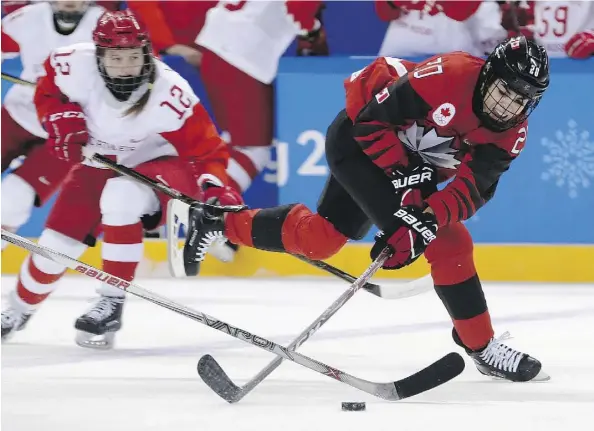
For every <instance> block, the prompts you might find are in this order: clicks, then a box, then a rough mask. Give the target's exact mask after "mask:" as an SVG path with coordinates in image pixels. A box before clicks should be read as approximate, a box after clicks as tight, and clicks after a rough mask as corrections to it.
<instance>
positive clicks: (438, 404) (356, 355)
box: [2, 277, 594, 431]
mask: <svg viewBox="0 0 594 431" xmlns="http://www.w3.org/2000/svg"><path fill="white" fill-rule="evenodd" d="M14 281H15V280H14V278H12V277H3V278H2V293H3V296H5V295H6V294H7V293H8V292H9V290H10V289H11V288H12V287H13V286H14ZM138 283H139V284H140V285H142V286H143V287H145V288H147V289H151V290H154V291H157V292H158V293H161V294H163V295H166V296H168V297H170V298H172V299H175V300H177V301H180V302H183V303H185V304H187V305H189V306H192V307H194V308H197V309H198V310H200V311H203V312H206V313H208V314H211V315H213V316H215V317H217V318H219V319H222V320H227V321H228V322H229V323H231V324H233V325H236V326H239V327H242V328H244V329H246V330H249V331H252V332H255V333H256V334H258V335H260V336H264V337H266V338H269V339H272V340H274V341H277V342H280V343H282V344H284V345H286V344H288V343H289V342H290V341H291V340H292V339H293V338H294V336H295V335H297V334H298V333H299V332H301V330H302V329H303V328H305V327H306V326H307V325H308V324H309V323H311V321H312V320H313V319H315V318H316V317H317V316H318V315H319V314H320V313H321V312H322V311H323V310H324V309H325V308H326V307H327V306H329V305H330V304H331V303H332V302H333V301H334V299H336V298H337V297H338V296H339V295H340V293H341V292H342V291H343V290H344V289H345V287H346V285H345V284H343V283H340V282H338V281H336V282H335V281H330V280H328V279H320V280H289V281H287V280H264V281H263V280H244V279H229V280H221V279H208V278H197V279H195V280H193V281H185V280H184V281H180V280H171V279H162V280H154V279H153V280H138ZM388 283H390V282H388ZM93 288H94V286H93V284H92V282H88V281H84V280H82V279H81V278H77V277H71V278H67V279H66V280H64V283H63V285H62V286H61V288H60V289H59V290H58V291H57V292H56V293H54V294H53V295H52V296H51V297H50V298H49V299H48V300H47V302H46V303H45V304H44V306H43V307H42V308H41V309H40V311H39V312H38V313H37V314H36V315H35V316H34V318H33V319H32V320H31V321H30V323H29V325H28V327H27V329H26V330H25V331H22V332H19V333H17V334H16V335H15V337H14V338H12V339H11V340H10V342H9V343H7V344H4V345H2V428H3V429H5V430H7V431H33V430H34V431H41V430H52V431H82V430H84V431H99V430H100V431H107V430H109V431H119V430H122V431H140V430H142V431H152V430H168V431H186V430H188V431H190V430H191V431H203V430H206V431H226V430H233V431H244V430H245V431H248V430H254V431H262V430H272V429H274V430H283V431H297V430H299V431H301V430H304V431H305V430H307V431H318V430H320V431H321V430H324V431H343V430H357V431H366V430H373V431H378V430H390V431H401V430H403V431H408V430H414V431H417V430H427V431H446V430H453V431H465V430H469V431H471V430H472V431H476V430H477V429H479V430H481V431H485V430H493V431H502V430H505V431H512V430H513V431H515V430H538V431H548V430H555V431H559V430H560V429H562V431H569V430H570V428H569V427H572V426H573V427H575V428H576V429H578V428H579V429H584V425H582V424H588V425H587V426H586V428H585V429H587V428H588V427H589V426H590V425H591V423H592V420H594V329H593V328H594V286H592V285H590V286H586V285H582V286H576V285H572V286H564V285H538V284H534V285H530V284H524V285H495V284H489V285H487V286H486V289H485V290H486V294H487V299H488V301H489V305H490V309H491V313H492V316H493V317H494V322H495V327H496V331H497V332H498V333H502V332H504V331H506V330H508V331H510V332H511V334H512V336H513V337H514V338H513V339H511V340H510V341H509V344H510V345H512V346H514V347H517V348H519V349H521V350H524V351H526V352H529V353H531V354H533V355H534V356H536V357H537V358H539V359H540V360H541V361H542V362H543V364H544V369H545V370H546V371H547V372H548V373H549V374H550V375H551V376H552V380H551V381H550V382H547V383H530V384H519V383H508V382H498V381H493V380H489V379H487V378H485V377H483V376H481V375H480V374H479V373H478V372H477V371H476V369H475V368H474V366H473V365H472V363H471V362H470V361H469V360H467V368H466V371H465V372H464V373H463V374H462V376H460V377H458V378H457V379H455V380H454V381H452V382H450V383H448V384H446V385H444V386H442V387H440V388H437V389H435V390H433V391H430V392H427V393H425V394H422V395H420V396H417V397H415V398H411V399H409V400H405V401H400V402H397V403H389V402H385V401H382V400H379V399H375V398H373V397H371V396H369V395H367V394H364V393H360V392H358V391H357V390H355V389H353V388H351V387H349V386H346V385H344V384H341V383H338V382H336V381H333V380H330V379H328V378H327V377H324V376H320V375H317V374H315V373H314V372H312V371H310V370H308V369H305V368H302V367H299V366H297V365H295V364H291V363H285V364H283V365H282V366H281V367H280V368H279V369H278V370H276V371H275V372H274V373H273V374H272V375H271V376H270V377H269V378H268V379H267V380H266V381H264V382H263V383H262V384H261V385H260V386H259V387H258V388H257V389H256V390H254V392H253V393H251V394H250V395H248V396H247V397H246V398H244V399H243V401H241V402H240V403H239V404H235V405H229V404H227V403H226V402H225V401H223V400H222V399H220V398H218V396H217V395H215V394H214V393H213V392H211V391H210V389H209V388H208V387H207V386H206V385H205V384H204V383H203V382H202V381H201V380H200V378H199V377H198V375H197V373H196V363H197V361H198V358H199V357H200V356H201V355H203V354H205V353H210V354H212V355H213V356H215V358H217V359H218V360H219V362H220V363H221V365H222V366H223V367H224V368H225V369H226V370H227V372H228V373H229V375H230V376H231V377H232V378H233V379H234V380H235V381H236V382H237V383H244V382H245V381H247V380H248V379H250V378H251V377H252V376H253V375H254V374H255V373H256V372H258V371H259V370H260V369H261V368H262V367H263V366H265V365H266V364H267V363H268V362H269V361H270V360H272V359H273V356H271V355H270V354H268V353H266V352H264V351H262V350H259V349H257V348H255V347H252V346H249V345H247V344H244V343H242V342H241V341H238V340H235V339H233V338H231V337H229V336H226V335H224V334H222V333H220V332H217V331H215V330H213V329H210V328H207V327H205V326H203V325H200V324H199V323H197V322H193V321H191V320H189V319H187V318H184V317H182V316H179V315H176V314H174V313H172V312H170V311H168V310H164V309H161V308H159V307H157V306H154V305H152V304H149V303H145V302H143V301H142V300H139V299H136V298H133V297H131V298H130V300H129V301H128V302H127V304H126V307H125V315H124V328H123V329H122V331H121V332H120V333H119V334H118V336H117V339H116V349H115V350H113V351H107V352H100V351H92V350H85V349H82V348H80V347H77V346H76V345H75V344H74V342H73V339H74V329H73V323H74V320H75V319H76V317H77V316H78V315H79V314H81V313H82V312H84V311H86V309H87V307H88V306H89V305H90V304H89V303H87V299H88V298H92V297H93V296H94V292H93ZM450 329H451V324H450V322H449V320H448V316H447V314H446V312H445V310H444V309H443V306H442V305H441V303H440V302H439V300H438V298H437V297H436V295H435V294H434V293H432V292H430V293H426V294H424V295H421V296H418V297H415V298H410V299H405V300H392V301H387V300H382V299H379V298H376V297H374V296H372V295H369V294H367V293H365V292H360V293H358V294H357V295H356V296H355V297H354V298H353V299H352V300H351V301H350V302H349V303H348V304H347V305H346V306H345V307H344V308H343V309H342V310H341V311H340V312H339V313H338V314H337V315H336V316H334V317H333V318H332V319H331V320H330V321H329V322H328V323H327V325H326V326H324V328H323V329H321V330H320V332H318V333H317V334H316V335H315V336H314V337H313V338H312V339H310V340H309V341H308V342H307V343H306V344H305V345H304V346H302V347H301V349H300V351H301V352H303V353H305V354H307V355H309V356H312V357H314V358H316V359H319V360H321V361H323V362H326V363H328V364H330V365H333V366H335V367H337V368H341V369H343V370H345V371H347V372H349V373H352V374H354V375H356V376H359V377H362V378H365V379H368V380H376V381H389V380H395V379H399V378H402V377H404V376H406V375H408V374H410V373H413V372H415V371H417V370H418V369H420V368H422V367H424V366H426V365H428V364H429V363H430V362H432V361H434V360H436V359H437V358H438V357H440V356H442V355H444V354H446V353H447V352H449V351H452V350H453V351H460V350H459V349H458V348H457V347H456V346H455V345H454V344H453V342H452V341H451V338H450ZM461 353H462V352H461ZM342 401H365V402H367V411H365V412H343V411H341V409H340V406H341V402H342ZM561 427H563V428H561Z"/></svg>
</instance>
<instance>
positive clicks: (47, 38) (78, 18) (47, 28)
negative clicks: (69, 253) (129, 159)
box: [2, 1, 103, 249]
mask: <svg viewBox="0 0 594 431" xmlns="http://www.w3.org/2000/svg"><path fill="white" fill-rule="evenodd" d="M102 13H103V8H101V7H98V6H92V5H90V2H88V1H59V2H43V3H36V4H31V5H28V6H25V7H22V8H20V9H18V10H16V11H14V12H12V13H11V14H9V15H7V16H6V17H4V18H3V19H2V52H3V54H4V53H17V52H18V53H19V54H20V57H21V62H22V64H23V72H22V73H21V78H22V79H24V80H27V81H32V82H36V81H37V80H38V79H39V78H40V77H41V76H43V74H44V73H45V70H44V68H43V62H44V61H45V59H46V58H47V57H48V55H49V54H50V53H51V52H52V50H54V49H56V48H59V47H61V46H66V45H72V44H75V43H81V42H91V41H92V38H93V29H94V28H95V25H96V24H97V19H98V18H99V16H100V15H101V14H102ZM34 91H35V89H34V88H32V87H29V86H26V85H19V84H15V85H13V86H12V88H11V89H10V90H8V92H7V94H6V98H5V99H4V105H3V106H2V172H4V171H5V170H6V169H7V168H8V167H9V165H10V164H11V162H12V161H13V160H14V159H16V158H18V157H19V156H22V155H26V156H27V158H26V159H25V161H24V162H23V164H22V165H21V166H19V167H18V168H17V169H16V171H14V172H13V173H10V174H8V175H7V176H6V177H5V178H4V179H3V181H2V227H3V228H4V229H7V230H10V231H12V232H16V231H17V230H18V228H19V227H21V226H22V225H24V224H25V223H26V222H27V220H28V219H29V217H30V216H31V212H32V211H33V207H34V206H42V205H43V204H44V203H45V202H46V201H47V200H48V199H49V198H50V197H51V196H52V195H53V194H54V192H55V191H56V190H57V188H58V187H59V186H60V184H61V183H62V181H63V180H64V178H66V175H67V174H68V171H69V170H70V168H71V167H72V163H70V162H67V161H64V160H59V159H57V158H55V157H49V154H48V150H47V148H45V147H44V146H43V143H44V142H45V140H46V139H47V136H48V135H47V132H46V131H45V130H44V129H43V127H42V125H41V124H40V123H39V120H38V119H37V113H36V112H35V105H34V103H33V93H34ZM6 245H8V243H5V242H4V241H2V249H4V248H5V246H6Z"/></svg>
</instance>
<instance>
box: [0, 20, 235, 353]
mask: <svg viewBox="0 0 594 431" xmlns="http://www.w3.org/2000/svg"><path fill="white" fill-rule="evenodd" d="M93 41H94V43H86V44H76V45H70V46H67V47H63V48H60V49H57V50H55V51H54V52H52V54H51V55H50V57H49V58H48V60H47V61H46V62H45V64H44V66H45V71H46V74H45V76H44V77H43V78H41V79H40V81H39V83H38V85H37V88H36V92H35V106H36V108H37V112H38V115H39V118H40V121H41V123H42V124H43V125H44V127H45V129H46V130H47V131H48V134H49V138H48V140H47V143H46V148H47V150H48V153H49V154H50V155H49V156H48V157H56V158H58V159H61V160H66V161H69V162H73V163H77V164H78V165H77V166H76V167H75V168H74V169H73V170H72V171H71V172H70V175H69V176H68V178H67V179H66V181H65V182H64V184H63V186H62V188H61V190H60V193H59V195H58V199H57V201H56V203H55V205H54V206H53V208H52V211H51V213H50V215H49V216H48V218H47V221H46V226H45V229H44V230H43V232H42V234H41V236H40V238H39V243H40V244H41V245H44V246H46V247H49V248H51V249H53V250H56V251H59V252H61V253H63V254H65V255H68V256H71V257H73V258H76V259H78V258H79V257H80V256H81V255H82V253H83V252H84V251H85V249H86V248H87V246H94V245H95V239H96V237H97V236H98V235H99V233H101V232H102V233H103V245H102V249H101V255H102V258H103V269H104V270H105V272H108V273H110V274H114V275H116V276H118V277H120V278H123V279H126V280H132V279H133V278H134V274H135V271H136V268H137V266H138V263H139V262H140V260H141V258H142V256H143V228H146V229H153V228H155V227H157V226H159V225H161V224H162V223H163V222H164V220H165V219H166V213H167V203H168V201H169V198H168V197H167V196H165V195H163V194H161V193H156V192H155V191H154V190H152V189H151V188H149V187H147V186H144V185H140V184H138V183H136V182H135V181H134V180H131V179H130V178H126V177H121V176H117V175H115V174H114V172H113V171H111V170H109V169H105V168H104V167H103V166H102V165H101V164H98V163H97V162H95V161H93V159H84V160H83V157H82V154H83V147H85V148H86V149H87V150H88V151H89V153H98V154H102V155H105V156H108V157H111V158H113V159H115V160H117V161H118V163H121V164H123V165H125V166H129V167H134V168H135V169H137V170H138V171H139V172H141V173H143V174H145V175H148V176H149V177H151V178H155V179H157V180H158V181H162V182H163V183H166V184H168V185H170V186H171V187H175V188H177V189H179V190H182V191H183V192H184V193H186V194H188V195H190V196H193V197H194V198H196V199H204V200H209V201H220V202H221V203H227V204H234V203H240V202H241V197H240V196H239V195H238V194H237V193H236V192H234V191H233V190H232V189H230V188H229V187H226V186H225V184H226V182H227V176H226V167H227V160H228V157H229V153H228V150H227V146H226V145H225V143H224V142H223V141H222V140H221V138H220V137H219V135H218V133H217V131H216V129H215V127H214V124H213V123H212V121H211V120H210V118H209V116H208V114H207V113H206V110H205V109H204V107H203V106H202V105H201V104H200V103H199V100H198V98H197V97H196V95H195V94H194V93H193V91H192V89H191V88H190V86H189V84H188V82H187V81H185V80H184V79H183V78H182V77H181V76H179V74H177V73H176V72H175V71H173V70H171V69H170V68H169V67H167V65H165V64H164V63H163V62H161V61H159V60H158V59H156V58H154V57H153V56H152V49H151V46H150V41H149V39H148V32H147V30H146V28H145V27H144V25H143V24H142V22H141V21H139V20H138V19H137V18H136V17H135V16H134V14H132V13H131V12H130V11H129V10H126V11H122V12H105V13H104V14H103V15H102V16H101V17H100V18H99V21H98V23H97V26H96V28H95V30H94V32H93ZM65 271H66V268H65V267H64V266H62V265H60V264H57V263H55V262H52V261H50V260H47V259H45V258H43V257H41V256H39V255H34V256H32V257H29V258H27V259H26V260H25V262H24V263H23V265H22V267H21V271H20V274H19V278H18V282H17V286H16V289H15V290H14V291H13V292H11V294H10V295H9V307H8V308H7V309H6V310H4V311H3V312H2V339H3V340H4V339H5V338H7V337H8V336H10V335H12V334H13V333H14V331H17V330H21V329H23V328H24V326H25V324H26V323H27V321H28V319H29V318H30V317H31V316H32V315H33V313H34V312H35V311H36V310H37V308H38V307H39V306H40V305H41V304H42V303H43V301H44V300H45V299H46V298H47V297H48V296H49V295H50V293H51V292H52V291H54V290H55V289H56V288H57V286H58V282H59V280H60V278H61V277H62V276H63V275H64V273H65ZM100 281H101V283H100V284H99V287H98V289H97V291H98V293H99V294H100V297H99V299H98V300H97V302H96V303H95V304H94V305H93V307H92V308H91V309H90V310H89V311H88V312H86V313H85V314H83V315H82V316H80V317H79V318H78V319H77V320H76V323H75V328H76V329H77V330H78V331H79V332H78V336H77V343H78V344H79V345H81V346H83V347H97V348H109V347H111V345H112V341H113V335H114V333H115V332H116V331H118V330H119V329H120V327H121V324H122V309H123V304H124V292H123V291H122V290H120V289H117V288H116V287H115V286H114V285H113V284H112V283H111V281H112V280H100Z"/></svg>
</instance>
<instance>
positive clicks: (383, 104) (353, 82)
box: [186, 37, 549, 381]
mask: <svg viewBox="0 0 594 431" xmlns="http://www.w3.org/2000/svg"><path fill="white" fill-rule="evenodd" d="M548 85H549V66H548V56H547V53H546V51H545V50H544V48H542V47H540V46H538V45H536V44H535V43H534V42H531V41H527V40H526V39H525V38H524V37H517V38H513V39H510V40H507V41H505V42H502V43H501V44H499V45H498V46H497V47H496V49H495V50H494V51H493V53H492V54H491V55H490V56H489V57H488V58H487V60H486V61H485V60H482V59H480V58H477V57H473V56H471V55H469V54H466V53H463V52H453V53H449V54H444V55H439V56H435V57H432V58H430V59H428V60H426V61H423V62H421V63H418V64H412V63H410V62H405V61H401V60H398V59H394V58H386V57H381V58H378V59H377V60H375V61H374V62H373V63H371V64H370V65H369V66H367V67H366V68H364V69H363V70H361V71H358V72H355V73H353V74H352V76H351V77H350V78H349V79H347V80H346V81H345V88H346V109H345V110H343V111H341V112H340V113H339V114H338V116H337V117H336V119H335V120H334V121H333V123H332V124H331V125H330V127H329V128H328V132H327V136H326V157H327V159H328V165H329V167H330V171H331V175H330V177H329V179H328V181H327V183H326V187H325V188H324V191H323V193H322V196H321V198H320V200H319V203H318V213H317V214H313V213H312V212H311V211H310V210H308V209H307V208H306V207H305V206H304V205H301V204H293V205H286V206H281V207H275V208H267V209H260V210H246V211H242V212H239V213H234V214H231V213H230V214H227V215H226V217H225V218H223V216H222V215H221V214H213V213H209V212H205V211H204V210H203V209H202V208H199V207H192V208H191V209H190V214H189V217H190V224H191V225H192V228H191V229H190V233H189V235H188V236H189V237H190V236H191V237H192V241H191V242H187V243H186V251H187V255H188V256H192V255H193V256H195V258H194V259H188V262H187V263H188V264H195V262H194V261H200V260H201V259H203V257H204V253H205V252H206V250H207V247H208V244H209V242H212V238H215V237H221V236H223V235H224V236H226V237H228V238H229V240H231V241H232V242H234V243H237V244H240V245H245V246H250V247H256V248H259V249H264V250H271V251H278V252H289V253H294V254H300V255H304V256H307V257H309V258H311V259H326V258H328V257H330V256H332V255H334V254H335V253H337V252H338V251H339V250H340V249H341V248H342V246H343V245H344V244H345V243H346V242H347V240H348V239H349V238H350V239H361V238H362V237H363V236H364V235H365V234H366V232H367V231H368V230H369V228H370V226H371V224H372V223H373V224H375V225H377V226H378V227H379V228H380V229H381V231H382V234H380V235H378V236H377V237H376V243H375V244H374V246H373V248H372V249H371V257H372V258H375V257H376V256H377V255H379V253H380V251H381V250H382V249H383V248H384V247H385V246H388V247H390V248H391V249H392V251H393V254H392V256H391V257H390V259H389V260H388V261H387V262H386V263H385V266H384V268H386V269H397V268H402V267H403V266H406V265H409V264H410V263H412V262H413V261H415V260H416V259H417V258H418V257H419V256H420V255H421V254H424V255H425V258H426V259H427V261H428V262H429V264H430V265H431V274H432V277H433V281H434V285H435V290H436V292H437V294H438V295H439V297H440V299H441V300H442V302H443V303H444V305H445V307H446V309H447V311H448V313H449V314H450V316H451V318H452V321H453V325H454V330H453V336H454V340H455V341H456V343H457V344H459V345H460V346H462V347H464V348H465V349H466V351H467V352H468V354H469V355H470V356H471V357H472V359H473V360H474V361H475V363H476V366H477V368H478V369H479V371H480V372H481V373H483V374H485V375H489V376H496V377H500V378H504V379H508V380H513V381H528V380H543V379H547V378H548V376H546V375H545V374H544V373H543V372H542V371H541V363H540V362H539V361H538V360H536V359H534V358H533V357H531V356H529V355H527V354H525V353H522V352H520V351H517V350H515V349H512V348H510V347H508V346H507V345H505V344H503V343H502V339H501V338H499V339H498V338H494V331H493V327H492V325H491V318H490V316H489V311H488V309H487V304H486V301H485V297H484V294H483V290H482V287H481V283H480V281H479V278H478V276H477V273H476V269H475V266H474V261H473V255H472V250H473V242H472V239H471V237H470V234H469V232H468V230H467V229H466V228H465V227H464V225H463V224H462V221H463V220H466V219H468V218H470V217H472V216H473V215H474V214H475V212H476V211H477V210H478V209H479V208H480V207H482V206H483V205H484V204H485V203H486V202H487V201H489V200H490V199H491V198H492V197H493V195H494V193H495V189H496V187H497V183H498V181H499V178H500V176H501V174H503V172H505V171H506V170H507V169H508V168H509V165H510V163H511V162H512V161H513V160H514V158H515V157H516V156H517V155H518V154H520V152H521V151H522V148H523V147H524V143H525V141H526V134H527V119H528V116H529V115H530V113H531V112H532V111H533V110H534V108H535V107H536V106H537V104H538V103H539V101H540V99H541V97H542V96H543V94H544V92H545V91H546V89H547V87H548ZM446 179H451V182H449V183H448V184H447V185H446V186H445V187H444V188H443V189H442V190H440V191H437V188H436V184H437V183H438V182H442V181H444V180H446ZM191 253H193V254H191ZM501 264H502V265H505V263H504V262H502V263H501Z"/></svg>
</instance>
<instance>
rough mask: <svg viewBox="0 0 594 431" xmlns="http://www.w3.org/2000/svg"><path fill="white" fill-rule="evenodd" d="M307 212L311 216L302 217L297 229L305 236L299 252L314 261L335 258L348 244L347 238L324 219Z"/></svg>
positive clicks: (298, 245) (299, 244) (299, 245)
mask: <svg viewBox="0 0 594 431" xmlns="http://www.w3.org/2000/svg"><path fill="white" fill-rule="evenodd" d="M304 208H305V207H304ZM305 209H306V210H307V208H305ZM307 212H308V213H309V214H303V215H302V217H301V219H300V222H299V224H298V226H297V228H296V231H297V232H303V234H304V235H303V237H302V239H301V241H300V242H299V243H298V244H297V247H298V249H299V250H298V251H299V252H300V254H302V255H304V256H306V257H308V258H310V259H313V260H325V259H328V258H330V257H332V256H334V255H335V254H336V253H338V252H339V251H340V249H341V248H342V247H343V246H344V245H345V244H346V242H347V237H346V236H344V235H343V234H341V233H340V232H338V231H337V230H336V228H335V227H334V226H333V225H332V223H330V222H329V221H328V220H326V219H325V218H324V217H322V216H320V215H319V214H312V213H310V212H309V210H307ZM305 233H308V234H305Z"/></svg>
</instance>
